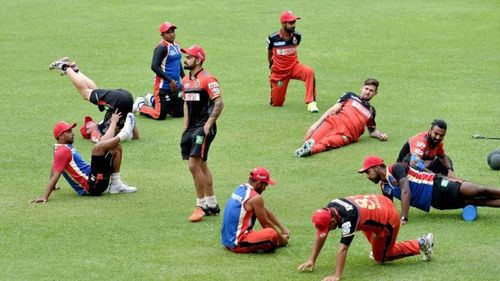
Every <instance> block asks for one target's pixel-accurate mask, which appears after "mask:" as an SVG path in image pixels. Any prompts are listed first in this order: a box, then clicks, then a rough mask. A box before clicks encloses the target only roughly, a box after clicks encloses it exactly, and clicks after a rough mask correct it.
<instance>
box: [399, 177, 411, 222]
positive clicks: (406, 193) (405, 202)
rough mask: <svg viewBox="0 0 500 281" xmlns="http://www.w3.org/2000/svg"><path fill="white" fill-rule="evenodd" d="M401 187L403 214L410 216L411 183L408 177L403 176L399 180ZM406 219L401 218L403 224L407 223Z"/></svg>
mask: <svg viewBox="0 0 500 281" xmlns="http://www.w3.org/2000/svg"><path fill="white" fill-rule="evenodd" d="M398 182H399V188H400V189H401V216H403V217H406V218H408V213H409V212H410V199H411V193H410V185H409V183H408V178H407V177H404V178H401V179H400V180H399V181H398ZM405 223H406V221H403V220H401V224H405Z"/></svg>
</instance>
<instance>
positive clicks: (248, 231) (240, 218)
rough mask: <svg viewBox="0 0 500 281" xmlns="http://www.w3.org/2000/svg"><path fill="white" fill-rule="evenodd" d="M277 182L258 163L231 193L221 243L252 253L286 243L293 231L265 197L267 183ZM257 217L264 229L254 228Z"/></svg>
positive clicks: (236, 251) (225, 210) (272, 249)
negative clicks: (271, 209) (263, 194)
mask: <svg viewBox="0 0 500 281" xmlns="http://www.w3.org/2000/svg"><path fill="white" fill-rule="evenodd" d="M274 184H275V181H274V180H272V179H271V175H270V174H269V171H268V170H267V169H266V168H264V167H257V168H254V169H253V170H252V171H251V172H250V176H249V178H248V182H247V183H244V184H241V185H240V186H239V187H238V188H236V190H235V191H234V192H233V194H232V195H231V197H229V200H228V201H227V203H226V207H225V208H224V218H223V221H222V230H221V235H222V239H221V243H222V245H224V246H225V247H226V249H228V250H230V251H232V252H235V253H252V252H257V251H265V252H269V251H274V250H275V249H276V248H277V247H280V246H286V244H287V243H288V239H289V238H290V231H289V230H288V228H286V227H285V225H283V223H282V222H280V221H279V220H278V218H277V217H276V216H275V215H274V214H273V213H272V212H271V211H270V210H269V209H267V208H266V206H265V205H264V198H262V193H263V192H264V191H265V190H266V187H267V186H268V185H274ZM256 219H258V220H259V223H260V225H261V226H262V229H260V230H254V224H255V220H256ZM278 229H279V231H278Z"/></svg>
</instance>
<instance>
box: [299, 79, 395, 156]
mask: <svg viewBox="0 0 500 281" xmlns="http://www.w3.org/2000/svg"><path fill="white" fill-rule="evenodd" d="M378 85H379V82H378V81H377V80H376V79H366V80H365V82H364V83H363V87H362V88H361V94H360V95H359V96H358V95H356V94H355V93H352V92H348V93H345V94H344V95H342V96H341V97H340V98H339V99H338V100H337V103H335V105H333V106H332V107H330V109H328V110H327V111H326V112H325V113H324V114H323V115H322V116H321V118H319V119H318V121H316V122H314V124H312V125H311V127H309V129H308V130H307V133H306V136H305V137H304V143H303V144H302V146H300V147H299V148H298V149H296V150H295V156H297V157H304V156H308V155H312V154H316V153H320V152H323V151H326V150H330V149H333V148H339V147H342V146H345V145H348V144H350V143H352V142H357V141H358V140H359V138H360V137H361V135H362V134H363V133H364V131H365V127H367V128H368V131H369V132H370V137H373V138H377V139H379V140H381V141H386V140H387V138H388V136H387V134H384V133H382V132H380V131H379V130H377V126H376V124H375V108H374V107H373V106H371V105H370V100H371V99H372V98H373V97H375V95H377V90H378Z"/></svg>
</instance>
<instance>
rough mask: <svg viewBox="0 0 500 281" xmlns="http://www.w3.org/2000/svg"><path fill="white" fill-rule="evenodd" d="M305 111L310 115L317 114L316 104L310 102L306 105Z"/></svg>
mask: <svg viewBox="0 0 500 281" xmlns="http://www.w3.org/2000/svg"><path fill="white" fill-rule="evenodd" d="M307 111H309V112H311V113H318V112H319V109H318V105H317V104H316V102H315V101H312V102H310V103H308V104H307Z"/></svg>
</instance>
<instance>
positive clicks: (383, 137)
mask: <svg viewBox="0 0 500 281" xmlns="http://www.w3.org/2000/svg"><path fill="white" fill-rule="evenodd" d="M388 138H389V136H388V135H387V134H385V133H380V136H379V137H378V139H379V140H381V141H386V140H387V139H388Z"/></svg>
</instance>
